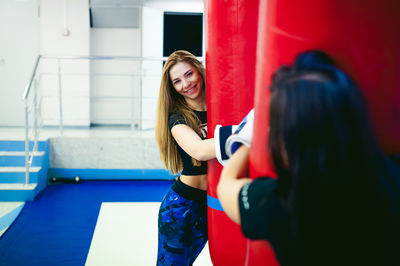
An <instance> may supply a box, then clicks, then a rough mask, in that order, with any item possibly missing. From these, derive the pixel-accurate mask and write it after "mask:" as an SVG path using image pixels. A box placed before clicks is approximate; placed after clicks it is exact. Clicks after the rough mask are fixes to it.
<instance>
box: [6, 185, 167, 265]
mask: <svg viewBox="0 0 400 266" xmlns="http://www.w3.org/2000/svg"><path fill="white" fill-rule="evenodd" d="M171 184H172V181H86V182H82V183H79V184H58V185H53V186H49V187H47V188H46V189H45V190H44V191H43V192H42V193H41V194H40V195H39V196H38V197H37V198H36V199H35V201H33V202H26V204H25V207H24V209H23V210H22V212H21V214H20V215H19V217H18V218H17V219H16V220H15V221H14V223H13V225H12V226H11V227H10V228H9V229H8V230H7V231H6V233H5V234H4V235H3V236H2V237H1V238H0V265H7V266H9V265H40V266H42V265H84V264H85V262H86V258H87V255H88V253H89V248H90V243H91V241H92V236H93V233H94V229H95V226H96V222H97V217H98V214H99V211H100V206H101V203H102V202H159V201H161V200H162V197H163V196H164V194H165V193H166V191H167V190H168V188H169V187H170V186H171ZM116 244H118V243H116Z"/></svg>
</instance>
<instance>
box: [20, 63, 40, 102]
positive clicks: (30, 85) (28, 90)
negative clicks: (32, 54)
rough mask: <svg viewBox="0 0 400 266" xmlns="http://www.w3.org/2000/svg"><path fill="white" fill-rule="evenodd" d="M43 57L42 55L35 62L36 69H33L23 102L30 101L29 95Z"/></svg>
mask: <svg viewBox="0 0 400 266" xmlns="http://www.w3.org/2000/svg"><path fill="white" fill-rule="evenodd" d="M41 57H42V56H41V55H38V56H37V57H36V61H35V65H34V67H33V71H32V75H31V78H30V80H29V82H28V85H26V87H25V91H24V95H23V96H22V100H24V101H26V100H27V99H28V95H29V92H30V90H31V87H32V83H33V80H34V79H35V76H36V71H37V68H38V66H39V62H40V58H41Z"/></svg>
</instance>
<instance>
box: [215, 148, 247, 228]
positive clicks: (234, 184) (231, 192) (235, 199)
mask: <svg viewBox="0 0 400 266" xmlns="http://www.w3.org/2000/svg"><path fill="white" fill-rule="evenodd" d="M249 151H250V150H249V148H247V147H246V146H245V145H242V146H241V147H240V148H239V149H238V150H237V151H236V152H235V153H234V154H233V155H232V157H231V158H230V159H229V160H228V163H227V164H226V166H225V167H224V169H223V170H222V173H221V178H220V180H219V183H218V186H217V194H218V198H219V200H220V202H221V205H222V207H223V208H224V211H225V213H226V214H227V215H228V216H229V218H231V219H232V220H233V221H234V222H236V223H238V224H240V214H239V192H240V190H241V189H242V187H243V186H244V185H245V184H247V183H250V182H251V181H252V180H251V179H250V178H248V177H246V176H248V171H247V170H248V169H247V165H248V161H249Z"/></svg>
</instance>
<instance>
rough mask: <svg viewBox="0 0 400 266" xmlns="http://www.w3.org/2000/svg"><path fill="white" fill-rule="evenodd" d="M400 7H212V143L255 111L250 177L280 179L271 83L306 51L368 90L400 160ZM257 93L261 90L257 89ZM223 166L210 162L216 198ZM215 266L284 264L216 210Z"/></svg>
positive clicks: (382, 132)
mask: <svg viewBox="0 0 400 266" xmlns="http://www.w3.org/2000/svg"><path fill="white" fill-rule="evenodd" d="M399 10H400V1H398V0H388V1H378V0H371V1H364V0H352V1H348V0H335V1H331V0H299V1H290V0H254V1H252V0H247V1H245V0H242V1H239V0H235V1H234V0H232V1H221V0H206V1H205V25H206V30H207V32H206V72H207V104H208V129H209V137H210V138H212V137H213V133H214V132H213V131H214V128H215V126H216V125H217V124H222V125H229V124H235V123H238V122H239V121H240V120H241V119H242V118H243V116H244V115H245V114H246V113H247V112H248V111H249V110H250V109H251V108H252V107H253V104H254V106H255V123H254V134H253V141H252V148H251V153H250V165H249V167H250V176H251V177H252V178H256V177H258V176H265V175H274V172H273V167H272V164H271V160H270V158H269V154H268V152H267V144H268V143H267V131H268V123H269V117H268V109H269V96H270V95H269V84H270V79H271V74H272V73H273V71H275V69H277V67H278V66H280V65H281V64H291V63H292V62H293V59H294V57H295V56H296V55H297V54H298V53H299V52H301V51H304V50H311V49H318V50H323V51H325V52H327V53H328V54H329V55H331V56H332V57H333V59H334V61H335V62H336V63H337V64H338V66H339V67H341V68H342V69H344V70H345V71H346V72H347V73H348V74H350V75H351V76H352V77H353V78H354V79H355V81H356V82H357V83H358V85H359V86H360V88H361V90H362V92H363V94H364V96H365V99H366V102H367V105H368V108H369V111H370V116H371V119H372V122H373V125H374V128H375V131H376V133H377V136H378V139H379V141H380V143H381V146H382V148H383V149H384V151H385V152H386V153H387V154H399V153H400V15H399ZM253 88H255V90H254V89H253ZM221 169H222V167H221V166H220V165H219V163H218V162H217V161H216V160H213V161H210V162H209V168H208V170H209V175H208V189H209V190H208V194H209V195H210V196H212V197H215V198H216V197H217V196H216V186H217V183H218V180H219V175H220V172H221ZM208 215H209V245H210V254H211V259H212V261H213V263H214V265H217V266H218V265H277V264H278V263H277V261H276V258H275V256H274V254H273V251H272V249H271V247H270V246H269V244H268V243H267V242H265V241H256V242H254V241H247V240H246V239H245V238H244V237H243V236H242V234H241V232H240V228H239V227H238V226H237V225H235V224H233V222H231V221H230V220H229V219H228V217H227V216H226V215H225V214H224V213H223V212H221V211H218V210H215V209H211V208H209V209H208Z"/></svg>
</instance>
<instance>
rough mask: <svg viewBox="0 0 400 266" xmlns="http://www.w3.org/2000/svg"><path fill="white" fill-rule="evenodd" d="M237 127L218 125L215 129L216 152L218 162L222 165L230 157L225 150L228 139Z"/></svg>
mask: <svg viewBox="0 0 400 266" xmlns="http://www.w3.org/2000/svg"><path fill="white" fill-rule="evenodd" d="M237 128H238V126H237V125H231V126H224V127H223V126H221V125H217V126H216V127H215V130H214V145H215V152H216V157H217V160H218V162H219V163H220V164H222V165H225V163H226V162H227V160H228V159H229V157H228V155H227V154H226V151H225V147H226V140H227V139H228V137H229V136H230V135H232V133H233V132H235V131H236V129H237Z"/></svg>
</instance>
